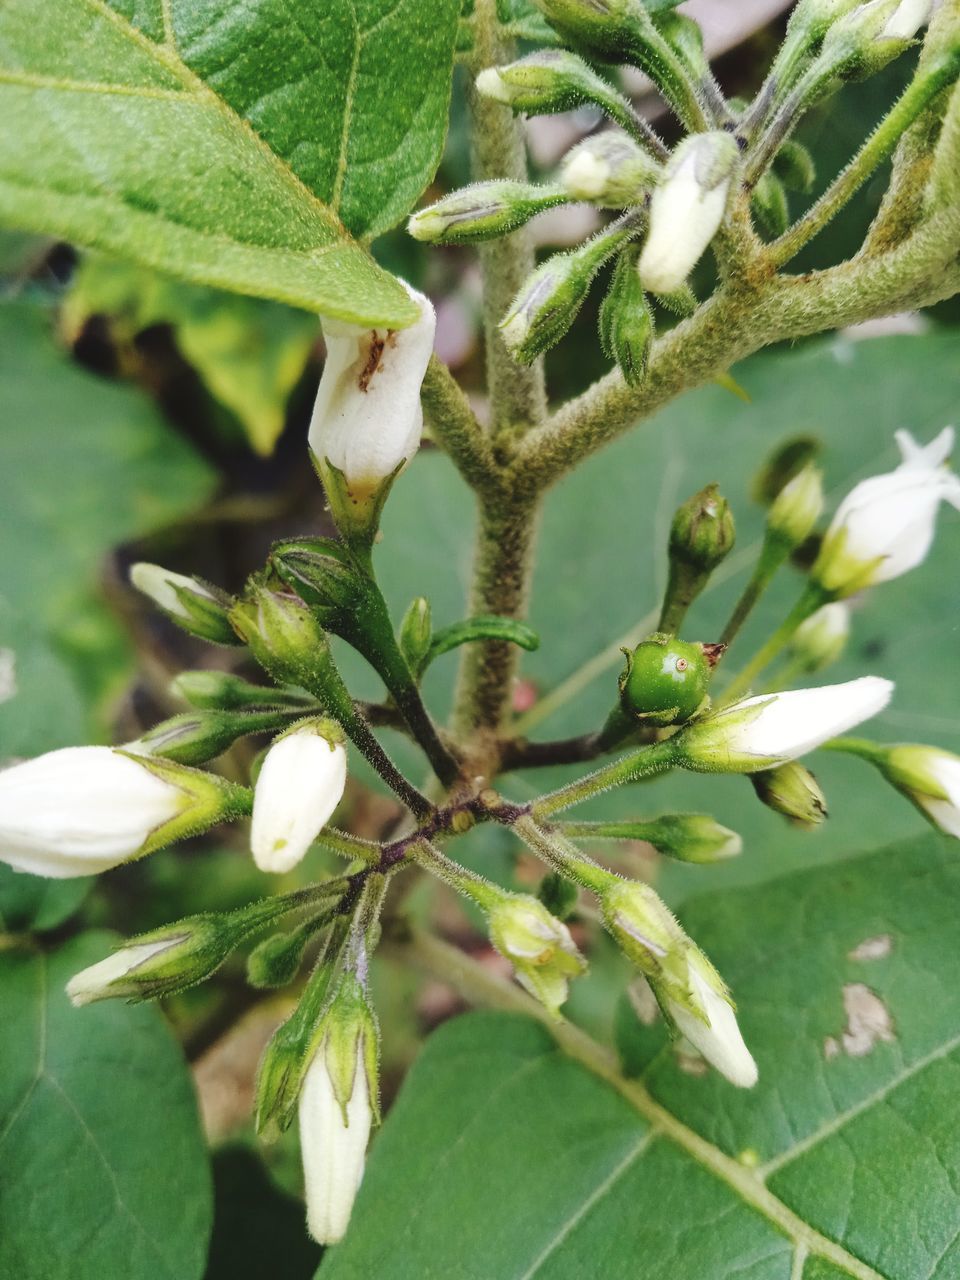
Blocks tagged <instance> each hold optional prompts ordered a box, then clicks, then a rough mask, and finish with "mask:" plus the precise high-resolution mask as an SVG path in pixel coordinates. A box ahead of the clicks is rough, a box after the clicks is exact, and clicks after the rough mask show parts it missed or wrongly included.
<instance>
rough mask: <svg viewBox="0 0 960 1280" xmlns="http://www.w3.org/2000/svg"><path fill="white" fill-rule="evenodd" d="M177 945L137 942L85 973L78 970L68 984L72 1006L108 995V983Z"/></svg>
mask: <svg viewBox="0 0 960 1280" xmlns="http://www.w3.org/2000/svg"><path fill="white" fill-rule="evenodd" d="M176 942H177V939H176V938H160V939H158V940H157V941H156V942H138V943H135V944H134V945H133V946H130V947H121V949H120V950H119V951H114V952H113V953H112V954H111V955H109V956H107V957H106V959H105V960H100V961H99V962H98V963H97V964H92V965H90V967H89V968H88V969H81V971H80V972H79V973H77V974H74V976H73V977H72V978H71V979H70V981H69V982H68V983H67V995H68V996H69V997H70V1000H71V1003H72V1004H74V1005H75V1006H77V1007H78V1008H79V1007H80V1005H84V1004H90V1003H91V1002H92V1001H94V1000H99V999H101V998H102V997H103V996H105V995H109V994H110V992H109V991H108V990H107V988H108V987H109V986H110V984H111V983H114V982H116V981H117V980H118V979H120V978H125V977H126V976H127V974H128V973H130V972H131V971H132V970H133V969H136V968H137V966H138V965H141V964H143V962H144V961H145V960H149V959H150V958H151V957H152V956H155V955H157V954H158V953H159V952H161V951H167V950H168V949H169V948H170V947H172V946H175V945H176Z"/></svg>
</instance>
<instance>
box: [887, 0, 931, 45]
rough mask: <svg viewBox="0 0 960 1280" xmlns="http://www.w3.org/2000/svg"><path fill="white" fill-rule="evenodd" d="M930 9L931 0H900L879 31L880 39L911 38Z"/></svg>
mask: <svg viewBox="0 0 960 1280" xmlns="http://www.w3.org/2000/svg"><path fill="white" fill-rule="evenodd" d="M932 11H933V0H900V3H899V4H898V5H897V7H896V8H895V9H894V11H893V13H891V15H890V17H889V18H887V21H886V23H885V24H884V26H883V30H882V31H881V32H880V38H881V40H912V39H913V38H914V36H915V35H916V34H917V32H918V31H919V30H920V28H921V27H925V26H926V25H927V23H928V22H929V21H930V14H931V13H932Z"/></svg>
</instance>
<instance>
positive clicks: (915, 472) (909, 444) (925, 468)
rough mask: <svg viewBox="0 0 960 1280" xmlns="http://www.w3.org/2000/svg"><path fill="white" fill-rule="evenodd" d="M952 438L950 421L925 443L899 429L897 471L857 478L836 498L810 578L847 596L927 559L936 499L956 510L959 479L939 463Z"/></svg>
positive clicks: (947, 453)
mask: <svg viewBox="0 0 960 1280" xmlns="http://www.w3.org/2000/svg"><path fill="white" fill-rule="evenodd" d="M953 438H954V432H953V428H952V427H945V428H944V430H943V431H941V432H940V434H939V435H938V436H937V438H936V439H935V440H933V441H931V443H930V444H928V445H925V446H924V445H918V444H917V442H916V441H915V440H914V439H913V437H912V436H911V435H910V433H909V432H908V431H898V432H897V433H896V440H897V444H898V445H899V447H900V452H901V454H902V457H903V461H902V462H901V464H900V466H899V467H897V469H896V470H895V471H890V472H887V473H886V474H885V475H881V476H872V477H871V478H870V479H869V480H862V481H861V482H860V484H858V485H856V486H855V487H854V488H853V489H852V490H851V491H850V493H848V494H847V496H846V497H845V498H844V500H843V502H841V504H840V506H839V507H838V509H837V513H836V515H835V516H834V517H833V520H832V521H831V523H830V528H829V529H828V530H827V533H826V536H825V538H824V540H823V546H822V548H821V550H820V554H819V556H818V557H817V562H816V564H815V565H814V566H813V569H812V570H811V577H812V579H813V581H814V582H816V583H818V584H819V585H820V586H822V587H823V588H824V589H825V590H826V591H828V592H830V593H831V594H834V595H837V596H848V595H852V594H853V593H854V592H855V591H860V590H862V589H863V588H864V587H869V586H874V585H876V584H877V583H880V582H889V581H891V579H893V578H899V577H900V576H901V574H904V573H907V572H909V570H911V569H915V568H916V567H917V565H919V564H921V563H922V562H923V561H924V560H925V559H926V557H927V553H928V552H929V550H930V547H931V544H932V543H933V535H934V531H935V528H936V519H937V511H938V510H939V507H940V503H941V502H943V501H946V502H949V503H950V505H951V506H953V507H955V508H956V509H957V510H960V478H958V477H957V476H956V475H955V474H954V473H953V472H952V471H949V470H948V469H946V468H945V467H944V465H943V464H944V463H945V462H946V460H947V458H948V457H949V456H950V451H951V449H952V448H953Z"/></svg>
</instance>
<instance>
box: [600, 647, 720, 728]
mask: <svg viewBox="0 0 960 1280" xmlns="http://www.w3.org/2000/svg"><path fill="white" fill-rule="evenodd" d="M711 648H712V647H711ZM709 651H710V650H709V649H705V647H704V646H703V645H702V644H687V643H686V642H685V641H683V640H675V639H673V638H672V637H670V638H663V639H659V638H657V637H653V638H652V639H650V640H644V641H643V642H642V643H640V644H638V645H637V647H636V648H635V649H634V650H633V652H632V653H630V652H628V653H627V669H626V670H625V671H624V673H623V675H622V676H621V677H620V702H621V705H622V706H623V709H624V711H625V712H626V713H627V715H629V716H633V717H635V718H637V719H642V720H651V721H654V722H655V723H658V724H683V723H684V722H685V721H687V720H689V719H690V717H691V716H692V715H693V714H694V713H695V712H696V710H697V708H698V707H699V706H700V704H701V703H702V702H703V699H704V698H705V697H706V693H707V686H708V684H709V683H710V671H711V661H710V658H708V656H707V655H708V652H709Z"/></svg>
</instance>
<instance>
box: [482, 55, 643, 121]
mask: <svg viewBox="0 0 960 1280" xmlns="http://www.w3.org/2000/svg"><path fill="white" fill-rule="evenodd" d="M477 92H478V93H480V94H482V95H483V96H484V97H485V98H493V99H494V101H496V102H503V103H505V104H506V105H507V106H509V107H512V108H513V110H514V111H515V112H521V111H522V112H526V113H527V114H528V115H552V114H553V113H554V112H557V111H570V110H571V109H572V108H573V107H579V106H582V105H583V103H585V102H597V103H599V104H600V105H601V106H602V105H603V104H604V103H605V102H607V101H613V100H616V101H617V102H618V103H620V102H623V101H624V100H623V99H622V98H621V96H620V94H618V93H617V92H616V90H615V89H614V88H613V87H612V86H611V85H609V84H608V83H607V81H606V80H604V79H602V78H601V77H600V76H598V75H597V73H596V72H595V71H594V70H593V69H592V68H591V67H590V66H589V65H588V64H587V63H586V62H584V60H583V59H582V58H579V57H577V55H576V54H575V53H570V52H569V50H567V49H538V50H537V51H536V52H535V53H531V54H528V55H527V57H525V58H520V59H519V61H517V62H511V63H509V65H507V66H505V67H487V68H486V70H484V71H481V72H480V74H479V75H478V76H477Z"/></svg>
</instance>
